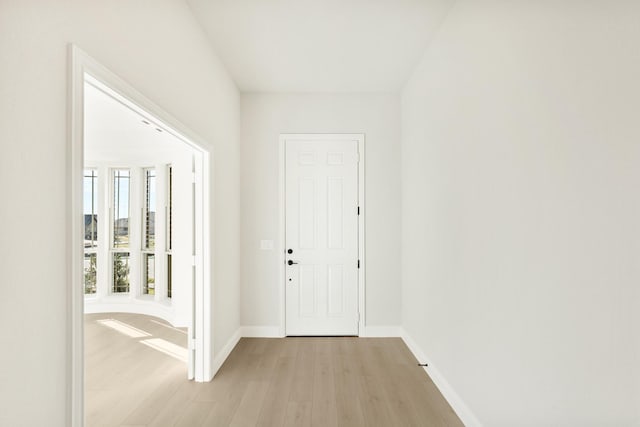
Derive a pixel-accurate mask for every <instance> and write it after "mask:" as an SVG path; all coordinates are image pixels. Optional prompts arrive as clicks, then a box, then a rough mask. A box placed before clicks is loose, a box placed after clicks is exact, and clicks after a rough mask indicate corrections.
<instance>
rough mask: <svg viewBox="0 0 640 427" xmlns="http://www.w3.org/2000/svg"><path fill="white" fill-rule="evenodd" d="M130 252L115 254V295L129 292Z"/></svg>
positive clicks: (113, 290)
mask: <svg viewBox="0 0 640 427" xmlns="http://www.w3.org/2000/svg"><path fill="white" fill-rule="evenodd" d="M129 263H130V257H129V252H114V253H113V288H112V292H113V293H115V294H119V293H127V292H129V270H130V267H131V266H130V265H129Z"/></svg>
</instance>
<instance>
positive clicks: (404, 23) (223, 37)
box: [187, 0, 453, 92]
mask: <svg viewBox="0 0 640 427" xmlns="http://www.w3.org/2000/svg"><path fill="white" fill-rule="evenodd" d="M187 2H188V3H189V5H190V6H191V9H192V10H193V12H194V14H195V16H196V18H197V19H198V20H199V21H200V23H201V25H202V26H203V28H204V29H205V31H206V33H207V34H208V35H209V39H210V40H211V43H212V45H213V47H214V49H215V51H216V53H217V54H218V56H219V57H220V58H221V60H222V62H223V63H224V64H225V65H226V67H227V69H228V70H229V72H230V73H231V75H232V77H233V79H234V80H235V81H236V84H237V85H238V87H239V88H240V90H241V91H243V92H397V91H400V90H401V89H402V86H403V84H404V82H405V81H406V80H407V78H408V77H409V76H410V74H411V71H412V70H413V68H414V67H415V65H416V64H417V63H418V61H419V60H420V58H421V57H422V55H423V54H424V51H425V49H426V47H427V45H428V43H429V41H430V39H431V38H432V37H433V35H434V34H435V32H436V30H437V28H438V26H439V24H440V23H441V22H442V20H443V19H444V16H445V14H446V12H447V11H448V9H449V7H450V5H451V4H452V3H453V0H187Z"/></svg>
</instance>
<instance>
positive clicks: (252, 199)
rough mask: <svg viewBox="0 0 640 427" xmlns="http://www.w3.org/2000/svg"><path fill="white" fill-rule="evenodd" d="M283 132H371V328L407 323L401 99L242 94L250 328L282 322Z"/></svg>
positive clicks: (245, 313)
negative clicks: (270, 245) (271, 245)
mask: <svg viewBox="0 0 640 427" xmlns="http://www.w3.org/2000/svg"><path fill="white" fill-rule="evenodd" d="M281 133H364V134H366V136H365V139H366V142H365V144H366V209H367V211H366V212H367V217H366V221H367V222H366V226H367V234H366V239H367V242H366V260H367V271H366V274H367V281H366V284H367V293H366V316H367V324H368V325H382V326H397V325H399V324H400V317H401V316H400V269H399V265H400V180H399V178H400V169H399V166H400V150H399V140H400V99H399V96H398V95H388V94H368V95H360V94H339V95H338V94H336V95H324V94H282V95H279V94H278V95H276V94H243V95H242V143H241V145H242V146H241V156H242V209H241V212H242V227H241V228H242V298H241V300H242V305H241V313H242V318H241V322H242V325H244V326H263V327H264V326H270V327H277V326H278V325H279V322H280V310H281V309H282V305H281V302H280V300H279V298H280V286H281V284H280V283H279V277H278V268H279V262H280V261H279V260H280V258H279V254H278V253H277V251H276V250H275V249H274V250H261V249H260V241H261V240H273V241H274V242H275V247H276V248H277V247H278V245H279V242H280V239H281V236H280V235H279V234H278V227H279V218H278V162H279V158H278V153H279V151H278V150H279V147H278V137H279V135H280V134H281Z"/></svg>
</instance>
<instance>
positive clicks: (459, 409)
mask: <svg viewBox="0 0 640 427" xmlns="http://www.w3.org/2000/svg"><path fill="white" fill-rule="evenodd" d="M400 334H401V337H402V339H403V340H404V343H405V344H406V345H407V347H409V350H411V352H412V353H413V355H414V356H415V357H416V359H418V362H420V363H426V364H427V365H428V366H426V367H425V368H424V370H425V371H427V374H428V375H429V377H431V380H433V383H434V384H435V385H436V387H438V390H440V393H442V395H443V396H444V398H445V399H446V400H447V402H449V405H451V408H453V410H454V411H455V413H456V414H457V415H458V418H460V420H461V421H462V423H463V424H464V425H465V426H466V427H482V424H481V423H480V421H479V420H478V418H476V416H475V415H474V414H473V413H472V412H471V410H470V409H469V407H468V406H467V405H466V403H464V401H463V400H462V399H461V398H460V396H459V395H458V393H456V391H455V390H454V389H453V387H451V384H449V382H448V381H447V380H446V379H445V377H444V376H443V375H442V374H441V373H440V371H438V369H437V368H436V367H435V366H434V365H433V363H431V360H429V358H428V357H427V356H426V355H425V353H424V352H423V351H422V349H421V348H420V347H419V346H418V343H416V342H415V340H414V339H413V338H412V337H411V336H410V335H409V334H408V333H407V331H406V330H404V328H400Z"/></svg>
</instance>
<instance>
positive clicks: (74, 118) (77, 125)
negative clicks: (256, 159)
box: [65, 44, 214, 427]
mask: <svg viewBox="0 0 640 427" xmlns="http://www.w3.org/2000/svg"><path fill="white" fill-rule="evenodd" d="M68 61H69V62H68V64H69V68H68V69H69V74H68V79H69V80H68V82H69V83H68V94H67V97H68V98H67V99H68V104H67V126H68V127H67V138H68V145H67V162H68V163H67V164H68V167H67V189H68V192H67V197H68V198H67V215H66V217H67V221H66V222H67V224H66V226H67V230H68V232H67V236H68V237H67V241H66V253H67V254H68V257H67V277H68V283H69V288H68V294H67V297H68V301H69V310H67V313H68V314H67V316H68V317H67V325H68V326H67V348H68V356H67V372H66V376H67V389H66V390H65V392H66V395H67V408H66V412H67V420H68V422H67V425H69V426H72V427H82V426H84V293H83V291H82V289H83V288H82V284H83V274H82V266H83V264H82V263H83V256H84V255H83V244H82V241H83V239H82V233H81V229H82V224H83V218H82V215H79V214H78V212H82V179H80V178H81V177H82V173H83V167H84V81H85V74H89V75H91V76H92V77H93V78H95V79H96V80H97V81H99V82H101V83H102V84H104V85H105V86H107V87H108V88H109V89H110V90H111V91H113V94H114V95H115V96H116V97H120V98H121V99H122V100H124V101H127V102H128V103H129V104H132V105H133V106H134V107H136V108H138V109H139V110H140V113H141V114H143V115H145V116H149V117H151V118H153V119H155V120H156V121H158V122H160V123H162V124H163V125H164V126H163V128H164V129H165V130H167V131H169V132H171V133H172V134H174V136H176V137H177V138H179V139H181V140H182V141H184V142H185V143H187V144H188V145H190V146H191V147H192V148H193V149H194V150H195V151H198V152H199V153H200V154H201V155H200V156H199V157H200V160H199V161H198V162H197V163H196V165H195V181H196V213H195V215H196V217H195V219H196V224H195V226H196V228H197V231H198V232H197V234H196V239H195V242H194V243H195V247H194V249H195V255H194V259H195V263H196V267H197V268H196V271H197V274H196V277H195V280H196V286H195V294H194V308H195V313H194V329H195V333H196V337H195V354H196V356H195V367H194V368H195V372H194V374H195V380H196V381H210V380H211V378H212V377H213V373H212V357H211V356H212V350H213V348H212V347H213V336H212V325H211V319H212V318H213V312H212V311H213V298H212V295H213V293H212V283H211V270H212V263H213V261H212V260H211V249H210V248H211V241H212V238H213V236H212V233H211V226H210V222H211V219H212V214H211V212H212V211H211V207H212V203H211V191H210V189H211V188H212V187H211V186H212V182H211V177H212V176H213V173H212V172H213V171H212V167H213V164H214V163H213V161H214V157H213V152H212V148H211V147H212V145H211V144H209V143H207V142H206V140H205V139H203V138H201V137H199V136H198V135H197V134H195V133H193V132H192V131H191V130H190V129H189V128H188V127H186V126H185V125H184V124H182V123H181V122H180V121H178V120H177V119H175V118H174V117H172V116H171V115H170V114H169V113H167V112H165V110H163V109H162V108H161V107H159V106H158V105H156V104H155V103H153V102H152V101H151V100H149V99H148V98H146V97H145V96H144V95H142V94H141V93H140V92H138V91H137V90H136V89H134V88H133V87H132V86H131V85H129V84H128V83H127V82H126V81H124V80H123V79H121V78H120V77H118V76H117V75H116V74H114V73H113V72H111V71H110V70H109V69H107V68H106V67H104V66H103V65H102V64H100V63H99V62H97V61H96V60H94V59H93V58H91V57H90V56H89V55H87V54H86V53H85V52H83V51H82V50H81V49H80V48H78V47H77V46H75V45H73V44H69V48H68Z"/></svg>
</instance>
